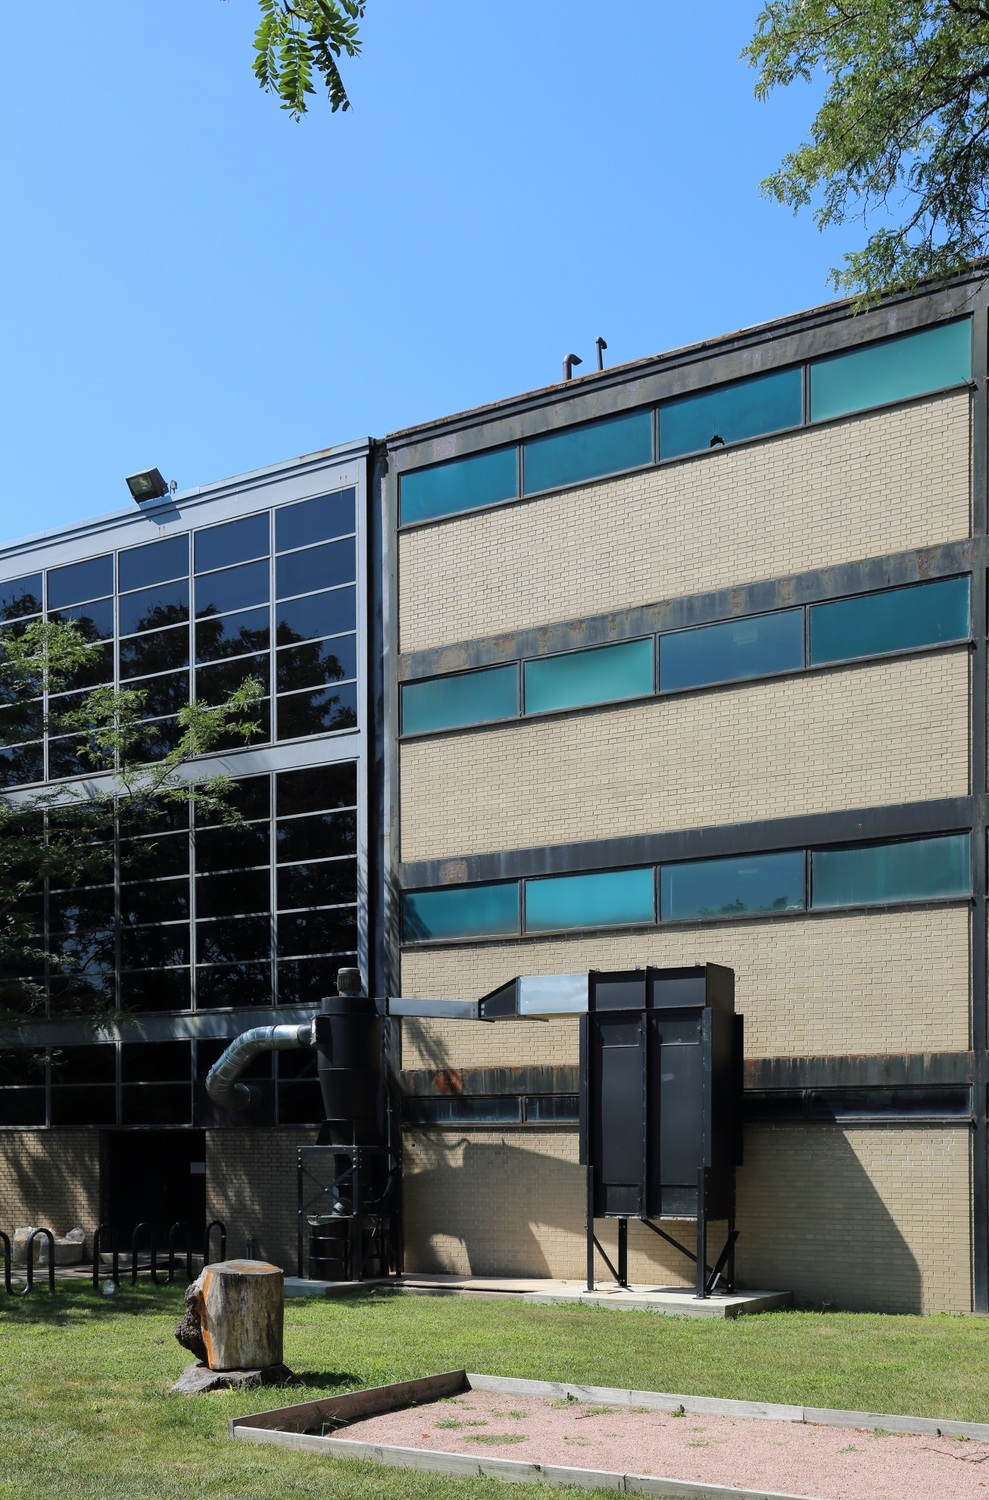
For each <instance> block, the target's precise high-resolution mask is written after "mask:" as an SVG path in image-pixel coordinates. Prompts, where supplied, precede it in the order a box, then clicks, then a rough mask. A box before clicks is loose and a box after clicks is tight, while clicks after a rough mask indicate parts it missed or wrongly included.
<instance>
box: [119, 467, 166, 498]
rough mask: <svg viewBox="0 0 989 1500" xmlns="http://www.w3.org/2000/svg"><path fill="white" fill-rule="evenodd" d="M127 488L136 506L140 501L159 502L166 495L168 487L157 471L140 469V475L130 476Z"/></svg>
mask: <svg viewBox="0 0 989 1500" xmlns="http://www.w3.org/2000/svg"><path fill="white" fill-rule="evenodd" d="M127 488H128V489H129V490H130V492H131V498H132V499H133V500H136V501H137V503H138V505H140V503H141V501H142V500H160V499H161V498H162V497H163V496H164V495H167V494H168V485H167V483H166V481H165V480H164V479H162V477H161V474H160V473H159V471H158V470H157V469H142V470H141V472H140V474H131V476H130V477H129V479H128V480H127Z"/></svg>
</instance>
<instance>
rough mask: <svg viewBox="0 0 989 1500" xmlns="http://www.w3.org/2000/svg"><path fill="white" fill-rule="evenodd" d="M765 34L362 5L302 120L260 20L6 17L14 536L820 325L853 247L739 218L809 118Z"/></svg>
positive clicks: (507, 11)
mask: <svg viewBox="0 0 989 1500" xmlns="http://www.w3.org/2000/svg"><path fill="white" fill-rule="evenodd" d="M757 9H758V5H757V4H756V3H755V0H753V3H752V4H751V5H750V4H748V3H740V0H708V3H706V4H704V5H694V6H684V7H681V6H675V5H671V4H666V3H657V0H611V3H610V4H608V5H606V6H602V5H601V4H600V3H593V4H592V3H590V0H501V3H500V4H498V5H494V4H489V3H479V0H471V3H467V4H465V3H464V0H430V3H429V4H419V5H416V4H412V3H409V0H405V3H402V0H371V3H370V6H369V13H368V17H367V20H366V25H365V31H364V55H363V57H362V58H361V59H360V60H358V61H357V62H355V63H352V64H349V65H348V66H347V68H346V77H347V81H348V84H349V87H350V91H351V97H352V99H353V103H354V108H353V109H352V110H351V111H350V112H349V113H348V114H345V115H340V114H337V115H333V114H331V113H330V111H329V108H328V106H322V105H321V102H320V100H319V99H318V98H317V99H316V100H315V101H314V103H313V108H312V112H311V114H310V116H309V118H308V119H307V120H306V121H304V122H302V123H301V124H298V125H296V124H293V123H292V121H291V120H290V119H289V118H288V116H287V115H286V114H284V113H283V112H282V111H280V110H279V109H278V107H277V104H276V102H275V101H274V100H272V99H271V98H269V97H267V96H265V95H264V94H262V93H261V92H260V90H259V89H258V88H257V86H256V83H255V81H254V78H253V75H252V74H251V71H250V66H251V60H252V46H251V40H252V36H253V31H254V27H255V24H256V19H257V5H256V0H98V3H97V4H95V5H92V6H80V5H79V3H78V0H47V3H46V5H45V6H44V22H43V25H40V24H39V17H38V14H37V11H36V8H34V7H28V6H16V7H12V8H11V9H10V11H9V13H8V14H6V15H5V18H4V29H5V51H6V54H7V57H8V59H16V66H11V67H10V68H8V70H7V78H6V80H5V85H4V90H3V93H2V97H0V129H2V132H3V139H4V142H5V151H4V163H5V164H4V168H3V176H2V184H3V188H2V190H3V204H4V210H5V212H4V221H5V233H4V235H3V236H2V242H0V267H2V282H3V287H4V297H3V314H2V325H0V327H2V333H0V380H2V405H0V410H2V413H3V433H2V452H3V459H4V470H5V472H4V476H3V489H2V494H3V501H2V512H0V514H2V525H0V540H10V539H13V538H15V537H17V536H20V535H24V534H26V533H33V532H37V531H41V530H47V529H50V528H54V527H58V526H62V525H66V524H70V523H72V522H74V521H78V520H83V519H85V518H86V517H87V516H92V515H100V514H104V513H105V512H107V511H109V510H114V509H117V508H120V507H126V506H127V505H129V503H130V502H129V500H128V496H127V492H126V489H125V487H124V485H123V479H124V476H125V475H126V474H129V473H131V472H132V471H134V470H135V469H139V468H144V467H147V466H150V465H152V464H155V465H157V466H158V467H159V468H160V469H161V470H162V471H163V473H164V475H165V477H166V479H172V478H174V479H175V480H177V481H178V485H179V488H180V489H189V488H193V487H194V486H197V485H200V484H205V483H208V482H210V481H211V480H215V479H221V478H224V477H226V476H228V475H232V474H236V473H239V472H241V471H243V470H246V469H251V468H256V467H259V466H261V465H264V464H269V463H275V462H277V461H279V460H281V459H287V458H291V457H293V456H295V455H296V454H301V453H306V452H310V451H313V450H316V449H319V448H323V447H328V446H330V445H332V444H334V443H340V442H345V441H347V440H349V439H351V438H357V437H361V436H364V435H366V434H373V435H375V436H379V435H382V434H384V433H385V432H388V431H392V430H394V429H396V428H400V427H405V426H408V425H411V424H413V423H416V422H420V421H426V420H429V419H431V418H434V417H439V416H442V415H445V414H446V413H449V412H454V411H460V410H463V409H464V408H467V407H471V406H476V405H479V404H481V403H483V402H485V401H491V400H497V399H499V398H502V397H505V396H510V395H513V394H515V393H517V392H520V391H525V390H530V389H533V388H536V387H539V386H543V385H547V384H550V383H552V382H554V381H556V380H558V379H559V378H560V370H561V361H562V359H563V356H564V355H565V354H566V353H567V352H568V351H570V350H573V351H574V352H576V353H578V354H580V355H581V356H582V357H583V359H584V361H585V366H584V368H585V369H590V368H592V367H593V362H594V340H595V337H596V336H597V335H598V334H600V335H602V336H603V337H604V338H605V339H606V340H607V342H608V354H607V356H606V358H607V360H608V362H609V363H619V362H622V361H625V360H629V359H636V358H639V357H641V356H645V355H649V354H654V353H658V352H660V351H662V350H664V349H669V348H674V347H676V346H677V345H679V344H683V343H691V342H694V341H696V340H699V339H703V338H707V337H710V336H713V335H717V334H719V333H725V332H729V331H731V330H732V329H735V328H740V327H744V326H747V325H750V324H753V323H758V322H762V321H763V320H765V319H768V318H773V317H777V316H780V315H783V314H785V313H789V312H795V311H797V310H799V309H800V308H803V307H808V306H813V305H815V304H816V303H819V302H822V301H826V300H828V298H829V297H830V296H832V295H833V294H832V293H831V292H830V291H829V289H828V288H827V286H826V276H827V271H828V268H829V266H831V265H832V264H835V263H836V262H837V261H838V260H839V259H840V256H841V253H842V250H843V249H847V248H850V247H851V245H852V244H854V242H855V237H854V236H853V235H851V234H843V235H839V234H829V235H826V236H822V235H821V234H819V233H818V231H817V229H816V228H815V226H814V224H813V221H812V219H811V217H810V216H809V215H802V216H800V217H799V218H794V217H793V216H792V215H791V214H790V213H789V212H788V211H787V210H784V209H781V208H779V207H777V206H774V205H772V204H770V203H768V202H767V201H765V200H763V199H761V198H760V196H759V193H758V182H759V180H760V178H761V177H762V176H764V175H765V174H766V173H767V172H768V171H770V170H771V169H772V168H773V166H774V165H775V164H776V162H777V160H778V158H779V156H780V155H781V154H782V153H783V151H784V150H786V149H787V148H788V147H791V146H793V145H795V144H796V143H797V141H798V140H799V139H800V138H801V137H802V134H803V133H804V132H805V130H806V127H807V125H808V123H809V121H810V118H811V113H812V106H813V101H814V97H815V96H814V92H813V90H811V89H809V88H807V87H804V86H801V87H798V88H796V89H793V90H791V91H789V92H788V93H787V94H785V95H781V96H780V97H779V98H777V99H774V100H771V101H770V102H768V103H766V104H758V103H756V101H755V99H754V97H753V93H752V85H753V79H754V75H753V73H752V72H751V70H750V69H748V68H747V67H745V66H744V65H743V64H742V63H740V62H739V61H738V55H739V52H740V51H741V49H742V47H743V45H744V44H745V42H746V41H747V40H748V37H749V35H750V33H751V30H752V26H753V23H754V18H755V14H756V11H757ZM81 16H84V19H80V17H81ZM578 373H582V372H578Z"/></svg>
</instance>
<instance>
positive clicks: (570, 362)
mask: <svg viewBox="0 0 989 1500" xmlns="http://www.w3.org/2000/svg"><path fill="white" fill-rule="evenodd" d="M583 363H584V361H583V360H582V359H581V357H580V355H579V354H565V355H564V356H563V378H564V380H572V379H573V367H574V365H582V364H583Z"/></svg>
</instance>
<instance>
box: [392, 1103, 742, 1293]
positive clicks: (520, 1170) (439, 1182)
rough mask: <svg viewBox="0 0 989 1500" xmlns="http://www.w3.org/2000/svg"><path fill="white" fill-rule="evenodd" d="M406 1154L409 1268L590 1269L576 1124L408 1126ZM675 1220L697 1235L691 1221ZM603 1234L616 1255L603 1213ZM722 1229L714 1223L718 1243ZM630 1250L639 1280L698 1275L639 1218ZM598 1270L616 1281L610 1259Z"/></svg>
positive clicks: (472, 1271)
mask: <svg viewBox="0 0 989 1500" xmlns="http://www.w3.org/2000/svg"><path fill="white" fill-rule="evenodd" d="M403 1161H404V1168H405V1173H404V1188H403V1190H404V1202H405V1265H406V1269H407V1270H409V1271H422V1272H430V1271H432V1272H443V1271H446V1272H454V1273H457V1274H460V1275H471V1276H565V1277H583V1276H584V1274H585V1266H586V1248H585V1238H584V1202H585V1193H586V1186H585V1183H586V1179H585V1176H584V1169H583V1167H581V1166H579V1165H578V1161H577V1133H576V1131H575V1130H525V1131H519V1130H516V1131H496V1130H491V1131H486V1130H472V1131H470V1132H469V1133H467V1132H464V1131H457V1130H450V1131H441V1130H435V1131H434V1130H411V1131H407V1132H406V1135H405V1139H404V1156H403ZM668 1227H669V1228H670V1229H671V1231H672V1232H674V1233H675V1234H677V1237H678V1238H680V1239H681V1240H682V1241H683V1242H685V1243H686V1244H687V1245H691V1244H692V1243H693V1240H694V1237H695V1235H696V1226H695V1225H694V1223H693V1222H691V1223H683V1224H677V1225H676V1226H675V1228H674V1227H673V1226H672V1225H671V1226H668ZM597 1232H598V1239H599V1240H600V1241H601V1243H602V1244H603V1245H604V1247H605V1249H606V1251H607V1252H608V1254H609V1255H610V1256H611V1259H612V1261H613V1262H614V1260H615V1256H616V1254H617V1247H616V1246H617V1231H616V1229H615V1226H614V1225H613V1224H612V1223H610V1222H605V1221H604V1220H602V1221H600V1222H599V1223H598V1225H597ZM717 1233H718V1230H717V1229H716V1228H714V1227H712V1231H711V1239H712V1243H713V1241H714V1239H716V1238H717ZM722 1241H723V1230H722ZM718 1248H719V1249H720V1243H719V1246H718ZM628 1252H629V1257H628V1264H629V1279H630V1280H632V1281H652V1282H661V1283H663V1284H665V1285H678V1286H679V1285H684V1284H686V1283H687V1282H689V1281H690V1280H691V1276H692V1267H691V1264H690V1262H689V1261H688V1260H686V1259H685V1258H684V1257H683V1256H680V1255H678V1254H677V1252H676V1251H674V1250H672V1249H670V1248H669V1247H668V1246H666V1245H665V1244H664V1243H663V1241H662V1240H660V1239H659V1238H658V1237H657V1236H656V1235H654V1234H653V1233H652V1232H651V1231H650V1230H648V1229H645V1228H643V1227H642V1225H641V1224H638V1223H637V1222H635V1221H633V1222H632V1223H631V1224H630V1225H629V1237H628ZM715 1253H717V1252H715ZM595 1276H596V1277H600V1278H601V1279H602V1280H606V1279H610V1273H609V1272H608V1269H607V1267H606V1266H605V1264H604V1262H603V1261H600V1260H599V1261H598V1262H597V1266H596V1270H595Z"/></svg>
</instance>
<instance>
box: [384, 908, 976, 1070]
mask: <svg viewBox="0 0 989 1500" xmlns="http://www.w3.org/2000/svg"><path fill="white" fill-rule="evenodd" d="M969 934H970V914H969V909H968V906H967V904H965V905H958V906H937V907H931V908H929V909H927V910H925V909H923V908H912V909H910V910H900V911H893V910H885V911H871V912H847V913H835V914H834V915H828V916H814V917H806V916H799V917H775V918H773V919H772V920H769V921H765V922H737V921H736V922H725V923H722V924H717V923H710V924H708V923H703V924H702V923H698V924H696V925H694V926H690V927H677V928H673V927H670V928H666V929H653V930H642V931H639V932H632V931H624V932H614V933H602V934H601V935H599V936H597V937H589V936H585V935H581V936H574V937H560V938H551V939H545V940H539V939H536V940H531V941H527V942H518V943H484V944H479V943H478V944H474V945H467V944H464V945H460V944H457V945H455V946H451V947H444V948H426V949H419V950H407V951H406V953H405V954H404V956H403V960H402V993H403V994H404V995H409V996H416V995H422V996H427V995H428V996H430V997H433V998H435V999H438V1000H443V999H450V1000H454V999H474V998H476V997H477V996H479V995H483V994H486V993H487V992H488V991H489V990H493V989H495V988H496V987H497V986H498V985H499V984H504V983H505V981H506V980H508V979H511V978H512V977H513V975H516V974H573V973H579V972H581V971H582V970H586V969H634V968H642V967H644V966H645V965H647V964H655V965H657V966H659V967H666V966H673V965H678V964H694V963H720V964H726V965H727V966H728V967H729V968H732V969H734V970H735V1005H736V1008H737V1009H738V1010H739V1011H740V1012H741V1013H742V1014H743V1015H744V1016H745V1053H746V1056H747V1057H774V1056H780V1055H783V1056H803V1055H817V1056H827V1055H829V1054H830V1055H835V1054H842V1053H848V1052H863V1053H868V1052H874V1053H882V1052H926V1051H935V1052H943V1051H951V1050H952V1049H958V1050H964V1049H965V1048H967V1047H968V1045H969V1000H968V982H969V951H970V936H969ZM402 1058H403V1066H405V1067H407V1068H416V1067H421V1068H428V1067H436V1068H439V1067H484V1066H506V1065H508V1064H522V1063H574V1062H576V1061H577V1023H576V1021H575V1020H573V1019H570V1020H559V1021H544V1022H541V1021H500V1022H496V1023H495V1024H493V1025H491V1024H485V1023H481V1022H469V1021H403V1022H402Z"/></svg>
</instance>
